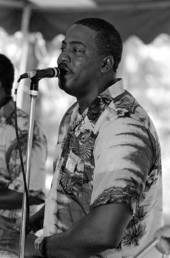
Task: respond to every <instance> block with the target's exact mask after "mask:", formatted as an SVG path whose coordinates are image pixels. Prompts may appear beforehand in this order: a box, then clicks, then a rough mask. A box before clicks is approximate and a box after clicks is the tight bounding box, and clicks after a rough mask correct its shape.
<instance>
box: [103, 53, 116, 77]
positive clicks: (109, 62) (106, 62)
mask: <svg viewBox="0 0 170 258" xmlns="http://www.w3.org/2000/svg"><path fill="white" fill-rule="evenodd" d="M113 65H114V58H113V56H106V57H104V58H103V66H102V67H101V72H102V73H107V72H108V71H110V70H111V69H112V68H113Z"/></svg>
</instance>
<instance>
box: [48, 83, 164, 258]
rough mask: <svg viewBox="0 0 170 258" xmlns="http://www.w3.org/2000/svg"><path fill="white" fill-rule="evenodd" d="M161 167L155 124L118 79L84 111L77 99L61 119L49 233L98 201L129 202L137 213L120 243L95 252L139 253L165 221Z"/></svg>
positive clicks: (110, 256)
mask: <svg viewBox="0 0 170 258" xmlns="http://www.w3.org/2000/svg"><path fill="white" fill-rule="evenodd" d="M161 173H162V172H161V154H160V145H159V141H158V136H157V133H156V130H155V128H154V125H153V123H152V121H151V119H150V118H149V116H148V115H147V113H146V111H145V110H144V109H143V108H142V107H141V106H140V105H139V103H138V102H137V101H136V100H135V98H134V97H133V96H132V95H131V94H130V93H129V92H128V91H126V90H124V87H123V82H122V80H121V79H118V80H117V82H116V83H114V84H113V85H112V86H111V87H109V88H108V89H107V90H105V91H104V92H102V93H101V94H100V95H99V96H98V97H97V98H96V99H95V100H94V101H93V103H92V104H91V105H90V106H89V107H88V108H87V109H86V110H85V112H84V113H83V114H82V115H80V114H79V105H78V103H74V104H73V105H72V106H71V107H70V108H69V110H68V111H67V112H66V114H65V115H64V117H63V120H62V121H61V125H60V130H59V137H58V143H57V145H56V152H55V160H54V177H53V181H52V186H51V190H50V192H49V195H48V197H47V200H46V209H45V220H44V235H52V234H56V233H61V232H65V231H67V230H68V229H69V228H70V227H71V226H72V225H73V224H74V223H76V221H78V220H79V219H80V218H82V217H83V216H85V215H86V214H88V213H89V212H90V210H92V209H94V208H95V207H97V206H100V205H105V204H109V203H124V204H126V205H128V206H129V207H130V209H131V210H132V213H133V216H132V217H131V220H130V222H129V224H128V226H127V228H126V231H125V232H124V236H123V238H122V240H121V242H120V244H119V246H118V247H117V248H115V249H109V250H107V251H106V252H103V253H101V254H98V255H97V256H95V257H103V258H106V257H107V258H125V257H133V256H134V255H135V254H137V253H138V252H139V251H140V250H141V249H142V248H143V247H145V246H146V245H147V244H148V242H150V241H151V240H152V238H153V234H154V232H155V230H156V229H157V228H159V227H160V226H161V225H162V182H161V180H162V174H161ZM146 257H147V258H158V257H161V254H160V253H158V251H156V249H155V250H152V252H150V253H149V254H148V256H147V255H146V256H145V258H146Z"/></svg>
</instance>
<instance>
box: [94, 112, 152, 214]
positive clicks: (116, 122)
mask: <svg viewBox="0 0 170 258" xmlns="http://www.w3.org/2000/svg"><path fill="white" fill-rule="evenodd" d="M152 148H153V147H152V144H151V141H150V137H149V134H148V131H147V128H146V127H145V125H144V124H142V123H141V122H140V121H137V120H135V119H133V118H130V117H119V118H117V119H115V118H114V119H111V120H110V121H108V123H106V124H105V125H104V126H103V127H102V129H101V130H100V132H99V135H98V137H97V140H96V145H95V148H94V157H95V170H94V181H93V182H94V184H93V191H92V198H91V208H92V209H93V208H94V207H96V206H99V205H103V204H107V203H124V204H126V205H129V207H130V209H131V210H132V212H134V211H135V209H136V206H137V205H138V202H139V200H140V198H141V197H142V192H143V190H144V187H145V182H146V177H147V174H148V172H149V171H150V169H151V165H152V160H153V149H152Z"/></svg>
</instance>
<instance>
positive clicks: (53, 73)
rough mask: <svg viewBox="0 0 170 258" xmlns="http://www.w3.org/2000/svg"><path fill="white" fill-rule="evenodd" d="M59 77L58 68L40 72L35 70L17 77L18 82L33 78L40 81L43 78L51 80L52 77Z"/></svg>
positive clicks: (59, 71) (59, 70)
mask: <svg viewBox="0 0 170 258" xmlns="http://www.w3.org/2000/svg"><path fill="white" fill-rule="evenodd" d="M60 75H61V69H59V68H58V67H51V68H46V69H41V70H39V69H35V70H32V71H29V72H27V73H23V74H22V75H21V76H20V77H19V81H20V80H22V79H26V78H30V79H32V78H34V77H35V78H36V79H37V80H41V79H43V78H53V77H58V76H60Z"/></svg>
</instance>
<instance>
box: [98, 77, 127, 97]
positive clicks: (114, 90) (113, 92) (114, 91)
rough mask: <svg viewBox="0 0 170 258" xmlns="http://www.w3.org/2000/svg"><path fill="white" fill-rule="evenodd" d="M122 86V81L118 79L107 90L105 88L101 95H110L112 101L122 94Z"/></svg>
mask: <svg viewBox="0 0 170 258" xmlns="http://www.w3.org/2000/svg"><path fill="white" fill-rule="evenodd" d="M124 91H125V89H124V85H123V79H121V78H118V79H117V80H116V82H115V83H113V84H112V85H111V86H110V87H109V88H107V89H106V90H105V91H104V92H103V93H102V95H103V94H106V95H110V96H111V97H112V98H113V99H114V98H116V97H117V96H119V95H121V94H122V93H124Z"/></svg>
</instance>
